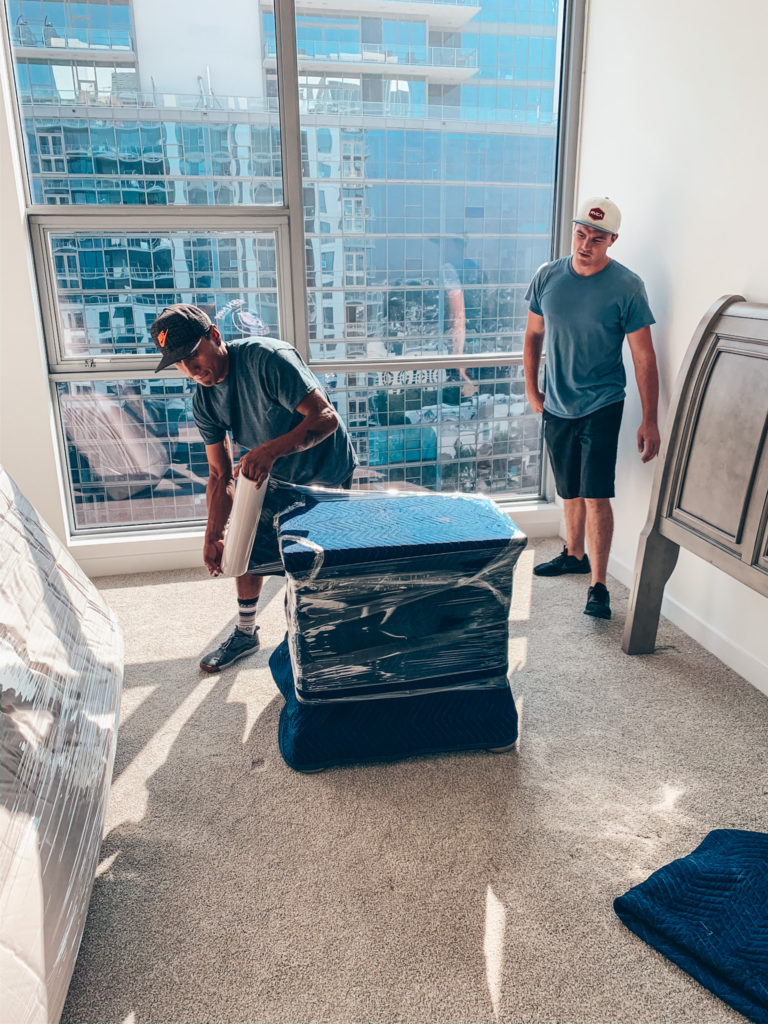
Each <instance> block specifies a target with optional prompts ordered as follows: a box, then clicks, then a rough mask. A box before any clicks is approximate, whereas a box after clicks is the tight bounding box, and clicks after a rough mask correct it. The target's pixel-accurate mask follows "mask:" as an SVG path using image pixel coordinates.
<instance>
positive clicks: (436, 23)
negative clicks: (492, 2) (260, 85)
mask: <svg viewBox="0 0 768 1024" xmlns="http://www.w3.org/2000/svg"><path fill="white" fill-rule="evenodd" d="M261 6H262V9H263V10H269V11H273V10H274V0H261ZM479 12H480V4H479V3H478V2H477V0H297V3H296V13H297V14H321V15H322V14H328V15H335V14H356V15H362V16H363V17H381V16H382V15H391V16H394V17H402V16H405V15H407V16H408V18H410V19H412V20H418V19H424V20H426V21H429V24H430V26H431V27H432V28H434V29H442V30H444V31H457V30H458V29H460V28H462V27H463V26H464V25H466V24H467V22H468V21H471V20H472V19H473V18H474V17H475V15H476V14H479Z"/></svg>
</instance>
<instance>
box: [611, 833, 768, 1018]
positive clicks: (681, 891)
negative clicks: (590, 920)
mask: <svg viewBox="0 0 768 1024" xmlns="http://www.w3.org/2000/svg"><path fill="white" fill-rule="evenodd" d="M613 906H614V909H615V911H616V913H617V914H618V915H619V917H620V918H621V920H622V921H623V922H624V924H625V925H626V926H627V928H630V929H631V930H632V931H633V932H635V933H636V934H637V935H639V936H640V938H641V939H644V940H645V941H646V942H647V943H648V944H649V945H650V946H653V948H654V949H657V950H658V951H659V952H660V953H663V954H664V955H665V956H667V957H669V959H670V960H672V961H673V962H674V963H676V964H677V965H678V967H682V969H683V970H684V971H687V972H688V974H690V975H691V976H692V977H694V978H695V979H696V980H697V981H698V982H700V983H701V984H702V985H704V987H705V988H708V989H709V991H710V992H713V993H714V994H715V995H716V996H719V998H720V999H722V1000H723V1001H724V1002H726V1003H728V1005H729V1006H732V1007H733V1008H734V1009H735V1010H738V1012H739V1013H742V1014H744V1016H745V1017H748V1018H749V1020H752V1021H756V1022H759V1024H768V833H765V832H747V831H744V830H741V829H716V830H715V831H714V832H710V833H709V835H708V836H707V837H706V839H704V841H703V842H702V843H701V845H700V846H698V847H697V848H696V849H695V850H694V851H693V853H691V854H689V855H688V856H687V857H682V858H680V860H675V861H672V863H671V864H667V865H666V866H665V867H663V868H660V869H659V870H658V871H655V872H654V873H653V874H652V875H651V876H650V878H647V879H646V880H645V881H644V882H642V883H641V884H640V885H636V886H635V887H634V888H632V889H630V890H629V892H627V893H625V894H624V895H623V896H619V897H618V898H617V899H616V900H615V901H614V904H613Z"/></svg>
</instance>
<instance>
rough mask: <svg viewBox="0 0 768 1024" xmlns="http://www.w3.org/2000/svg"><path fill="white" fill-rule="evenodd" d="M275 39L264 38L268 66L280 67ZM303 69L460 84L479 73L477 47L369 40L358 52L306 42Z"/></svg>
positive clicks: (301, 61)
mask: <svg viewBox="0 0 768 1024" xmlns="http://www.w3.org/2000/svg"><path fill="white" fill-rule="evenodd" d="M275 51H276V47H275V40H274V39H265V41H264V65H265V67H267V68H271V67H275V66H276V57H275ZM298 57H299V71H300V72H304V73H307V72H313V71H315V72H329V71H330V72H336V73H337V74H338V73H343V72H357V73H358V74H363V73H366V74H372V73H374V72H379V73H381V74H383V75H393V74H395V73H396V72H398V71H401V72H402V71H404V70H405V71H407V73H408V75H409V77H412V78H413V77H416V76H418V77H419V78H425V79H426V80H427V81H428V82H430V83H433V84H441V83H445V84H457V83H460V82H464V81H466V80H467V79H469V78H472V76H473V75H474V74H475V73H476V72H477V69H478V59H477V50H474V49H470V48H469V47H463V46H397V45H392V46H383V45H381V44H374V43H365V44H361V45H360V49H359V50H357V51H356V52H350V51H348V50H344V49H342V48H341V46H340V45H339V44H338V43H334V42H331V41H330V40H328V41H325V42H316V43H310V42H305V43H303V44H302V45H300V46H299V51H298Z"/></svg>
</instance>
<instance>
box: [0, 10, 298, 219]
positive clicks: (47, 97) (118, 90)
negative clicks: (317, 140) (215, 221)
mask: <svg viewBox="0 0 768 1024" xmlns="http://www.w3.org/2000/svg"><path fill="white" fill-rule="evenodd" d="M6 6H7V9H8V12H9V23H10V26H11V44H12V49H13V57H14V65H15V69H16V86H17V92H18V96H19V104H20V108H21V120H22V125H23V129H24V136H25V139H26V155H27V163H28V169H29V176H30V182H31V191H32V196H33V200H34V202H35V203H38V204H44V205H49V204H53V203H55V204H73V203H81V204H83V203H84V204H100V203H107V204H115V203H117V204H121V205H148V204H161V205H190V204H197V205H206V206H239V205H260V206H263V205H266V206H270V205H275V204H278V205H279V204H281V203H282V201H283V188H282V163H281V155H280V125H279V118H278V107H277V78H276V74H275V69H276V63H275V47H274V14H273V13H272V8H271V6H270V4H269V3H268V2H264V0H262V3H260V4H245V5H243V4H242V3H239V2H238V3H234V2H232V0H221V2H220V3H219V4H217V5H203V4H195V5H194V9H193V14H194V18H193V21H194V31H185V32H184V33H183V43H182V44H181V45H175V44H174V45H171V46H170V47H169V44H168V40H174V39H178V38H179V31H180V26H179V23H178V17H179V15H178V8H177V7H176V6H175V5H172V4H171V5H169V4H163V3H155V4H151V3H140V4H139V3H136V4H130V3H129V2H128V0H92V2H90V3H80V4H72V3H63V2H54V0H40V2H35V3H32V2H30V0H6ZM270 19H271V20H270ZM270 25H271V32H270V31H269V26H270ZM187 27H189V26H187ZM182 28H183V26H182ZM52 137H56V138H57V139H58V140H59V143H60V146H61V148H62V150H63V151H64V152H65V154H66V157H65V158H62V159H60V160H59V161H52V160H50V159H48V160H41V159H39V156H38V154H40V153H41V151H42V149H43V148H44V147H45V146H46V145H50V141H51V138H52ZM69 137H71V140H72V145H70V144H69V143H67V141H66V140H67V139H68V138H69ZM75 139H76V143H75V142H74V140H75ZM65 143H66V144H65ZM53 175H56V176H57V177H55V178H54V177H53Z"/></svg>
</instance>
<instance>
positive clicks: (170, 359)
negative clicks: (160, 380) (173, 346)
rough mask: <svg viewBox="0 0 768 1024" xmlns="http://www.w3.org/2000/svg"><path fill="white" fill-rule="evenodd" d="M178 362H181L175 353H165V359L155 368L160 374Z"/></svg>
mask: <svg viewBox="0 0 768 1024" xmlns="http://www.w3.org/2000/svg"><path fill="white" fill-rule="evenodd" d="M178 361H179V360H178V359H177V358H175V356H174V353H173V352H164V353H163V358H162V359H161V360H160V362H159V363H158V364H157V366H156V367H155V373H160V371H161V370H166V369H167V368H168V367H169V366H174V365H175V364H176V363H178Z"/></svg>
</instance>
